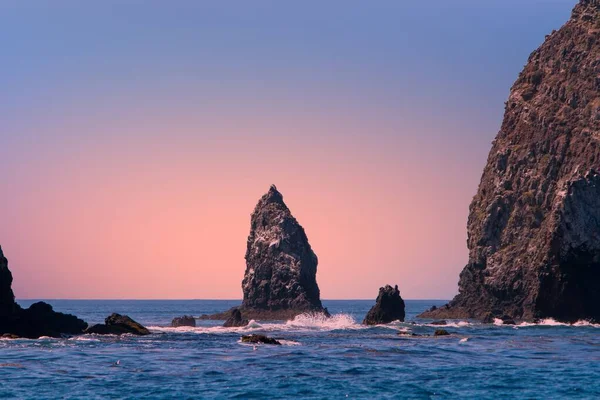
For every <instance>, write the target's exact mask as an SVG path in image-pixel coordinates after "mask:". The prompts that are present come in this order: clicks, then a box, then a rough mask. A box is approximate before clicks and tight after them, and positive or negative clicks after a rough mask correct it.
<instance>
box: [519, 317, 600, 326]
mask: <svg viewBox="0 0 600 400" xmlns="http://www.w3.org/2000/svg"><path fill="white" fill-rule="evenodd" d="M517 326H518V327H528V326H571V327H580V326H581V327H594V328H600V324H594V323H592V322H590V321H585V320H581V321H577V322H575V323H572V324H569V323H566V322H558V321H556V320H554V319H553V318H546V319H542V320H540V321H538V322H535V323H534V322H521V323H520V324H518V325H517Z"/></svg>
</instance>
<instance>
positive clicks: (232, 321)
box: [223, 308, 249, 328]
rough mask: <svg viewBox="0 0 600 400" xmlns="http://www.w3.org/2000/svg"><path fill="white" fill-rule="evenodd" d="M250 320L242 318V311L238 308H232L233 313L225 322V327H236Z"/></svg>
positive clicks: (244, 324)
mask: <svg viewBox="0 0 600 400" xmlns="http://www.w3.org/2000/svg"><path fill="white" fill-rule="evenodd" d="M248 323H249V321H248V320H247V319H243V318H242V313H241V312H240V310H239V309H238V308H234V309H232V310H231V315H230V317H229V318H227V321H225V323H224V324H223V326H224V327H225V328H234V327H240V326H246V325H248Z"/></svg>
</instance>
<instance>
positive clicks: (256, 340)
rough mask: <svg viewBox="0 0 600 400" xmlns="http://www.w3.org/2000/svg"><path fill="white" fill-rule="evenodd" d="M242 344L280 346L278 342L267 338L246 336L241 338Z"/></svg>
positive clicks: (263, 336)
mask: <svg viewBox="0 0 600 400" xmlns="http://www.w3.org/2000/svg"><path fill="white" fill-rule="evenodd" d="M242 343H255V344H259V343H261V344H275V345H281V342H279V341H278V340H276V339H273V338H270V337H267V336H265V335H247V336H242Z"/></svg>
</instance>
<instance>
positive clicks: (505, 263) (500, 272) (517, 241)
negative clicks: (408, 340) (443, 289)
mask: <svg viewBox="0 0 600 400" xmlns="http://www.w3.org/2000/svg"><path fill="white" fill-rule="evenodd" d="M599 32H600V1H599V0H581V1H580V2H579V4H577V5H576V6H575V8H574V10H573V13H572V16H571V19H570V20H569V21H568V22H567V23H566V24H565V25H564V26H563V27H562V28H561V29H560V30H558V31H555V32H553V33H551V34H550V35H548V36H547V37H546V40H545V42H544V43H543V44H542V45H541V47H540V48H539V49H537V50H536V51H534V52H533V53H532V54H531V56H530V57H529V61H528V63H527V65H526V66H525V68H524V70H523V71H522V72H521V74H520V75H519V78H518V79H517V81H516V82H515V84H514V86H513V87H512V90H511V93H510V96H509V98H508V101H507V102H506V110H505V115H504V121H503V123H502V127H501V129H500V132H499V133H498V135H497V137H496V139H495V141H494V142H493V146H492V150H491V151H490V153H489V156H488V161H487V165H486V167H485V169H484V171H483V176H482V178H481V183H480V184H479V189H478V192H477V194H476V195H475V197H474V199H473V202H472V203H471V206H470V215H469V219H468V241H467V243H468V248H469V262H468V264H467V266H466V267H465V268H464V270H463V271H462V273H461V274H460V281H459V294H458V295H457V296H456V297H455V298H454V299H453V300H452V301H451V302H450V303H449V304H448V305H447V306H445V307H441V308H438V309H436V310H432V311H428V312H426V313H424V314H422V315H421V316H422V317H427V318H478V319H483V318H487V319H490V314H491V316H495V317H498V318H499V317H501V316H505V318H507V317H510V318H514V319H517V320H519V319H521V320H534V319H536V318H554V319H556V320H559V321H565V322H573V321H577V320H580V319H586V320H596V321H600V174H599V173H598V171H600V62H599V60H600V34H599Z"/></svg>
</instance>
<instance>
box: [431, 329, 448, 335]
mask: <svg viewBox="0 0 600 400" xmlns="http://www.w3.org/2000/svg"><path fill="white" fill-rule="evenodd" d="M448 335H450V333H448V331H447V330H445V329H436V330H435V333H434V334H433V336H448Z"/></svg>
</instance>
